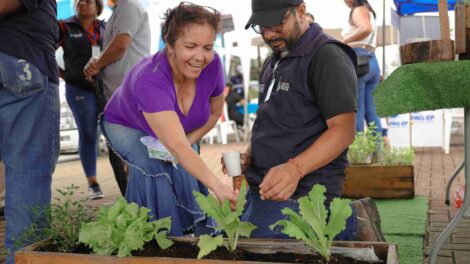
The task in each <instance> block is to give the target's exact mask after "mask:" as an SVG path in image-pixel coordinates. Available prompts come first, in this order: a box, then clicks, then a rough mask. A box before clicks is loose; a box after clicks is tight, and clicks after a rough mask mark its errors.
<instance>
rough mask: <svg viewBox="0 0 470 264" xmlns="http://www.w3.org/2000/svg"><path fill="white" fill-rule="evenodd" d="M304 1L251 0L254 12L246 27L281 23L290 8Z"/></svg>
mask: <svg viewBox="0 0 470 264" xmlns="http://www.w3.org/2000/svg"><path fill="white" fill-rule="evenodd" d="M303 2H304V1H303V0H251V12H252V14H251V17H250V20H248V23H247V24H246V26H245V29H248V28H249V27H250V25H252V24H254V25H261V26H266V27H272V26H274V25H276V24H279V23H281V22H282V20H284V16H285V15H286V13H287V10H288V9H289V8H291V7H294V6H298V5H300V4H301V3H303Z"/></svg>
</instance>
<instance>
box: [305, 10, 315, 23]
mask: <svg viewBox="0 0 470 264" xmlns="http://www.w3.org/2000/svg"><path fill="white" fill-rule="evenodd" d="M306 18H307V22H308V23H309V24H313V23H315V17H314V16H313V15H312V13H310V12H307V16H306Z"/></svg>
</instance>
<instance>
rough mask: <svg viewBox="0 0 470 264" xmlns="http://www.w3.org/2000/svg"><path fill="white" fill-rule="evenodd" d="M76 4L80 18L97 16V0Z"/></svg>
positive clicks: (84, 0)
mask: <svg viewBox="0 0 470 264" xmlns="http://www.w3.org/2000/svg"><path fill="white" fill-rule="evenodd" d="M76 3H77V14H78V15H79V16H95V15H96V13H97V11H98V9H97V7H96V2H95V0H77V2H76Z"/></svg>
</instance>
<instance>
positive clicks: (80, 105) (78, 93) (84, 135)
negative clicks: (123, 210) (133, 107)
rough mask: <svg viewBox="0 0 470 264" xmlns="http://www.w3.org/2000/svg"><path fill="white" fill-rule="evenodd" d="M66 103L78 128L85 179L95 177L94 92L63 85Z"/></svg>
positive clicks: (95, 108)
mask: <svg viewBox="0 0 470 264" xmlns="http://www.w3.org/2000/svg"><path fill="white" fill-rule="evenodd" d="M90 85H91V84H90ZM65 88H66V90H65V96H66V98H67V103H68V104H69V106H70V109H72V113H73V117H74V118H75V123H76V124H77V127H78V135H79V141H78V151H79V153H80V161H81V162H82V167H83V170H84V171H85V175H86V176H87V177H91V176H96V158H97V155H98V153H97V149H98V109H97V104H96V94H95V92H94V91H91V90H85V89H80V88H78V87H75V86H73V85H71V84H69V83H67V84H66V85H65Z"/></svg>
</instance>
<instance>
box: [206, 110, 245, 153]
mask: <svg viewBox="0 0 470 264" xmlns="http://www.w3.org/2000/svg"><path fill="white" fill-rule="evenodd" d="M230 134H233V135H234V136H235V140H236V141H237V142H240V136H239V131H238V128H237V123H235V121H233V120H230V119H229V118H228V109H227V104H226V103H224V108H223V112H222V116H221V117H220V119H219V121H217V124H216V125H215V126H214V127H213V128H212V129H211V130H210V131H209V132H208V133H207V134H206V135H204V137H202V141H208V142H209V144H212V143H213V142H214V137H216V138H217V143H222V144H227V141H228V140H227V138H228V135H230Z"/></svg>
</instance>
